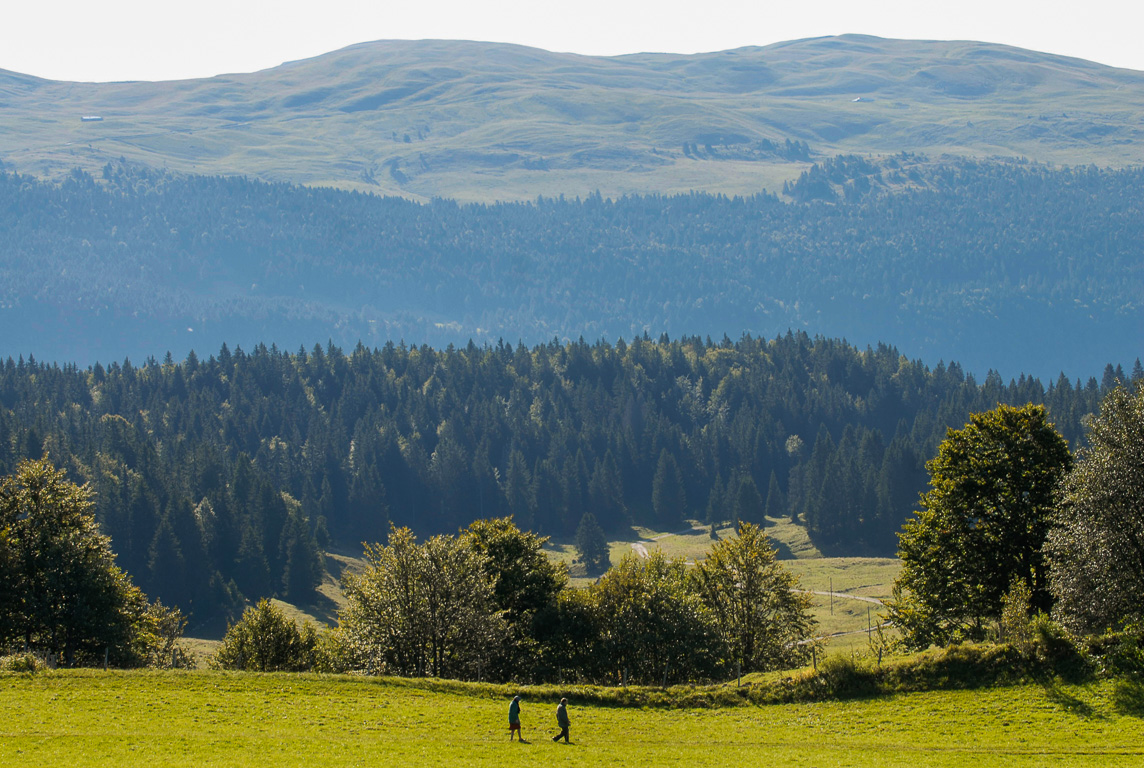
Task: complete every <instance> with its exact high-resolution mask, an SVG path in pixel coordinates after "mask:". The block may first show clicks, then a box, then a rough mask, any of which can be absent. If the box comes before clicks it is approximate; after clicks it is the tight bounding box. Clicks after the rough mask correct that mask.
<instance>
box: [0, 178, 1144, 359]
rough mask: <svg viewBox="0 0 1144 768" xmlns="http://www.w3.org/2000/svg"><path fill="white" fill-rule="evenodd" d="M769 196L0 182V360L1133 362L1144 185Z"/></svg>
mask: <svg viewBox="0 0 1144 768" xmlns="http://www.w3.org/2000/svg"><path fill="white" fill-rule="evenodd" d="M787 194H788V199H790V200H794V201H795V202H783V201H782V200H780V199H779V198H778V197H775V196H772V195H757V196H753V197H749V198H727V197H720V196H712V195H705V194H691V195H684V196H672V197H664V196H644V197H628V198H622V199H618V200H606V199H603V198H601V197H599V196H591V197H588V198H585V199H546V200H542V201H540V202H538V203H530V204H519V203H513V204H498V205H492V206H488V205H459V204H457V203H455V202H452V201H442V200H438V201H434V202H432V203H430V204H418V203H414V202H412V201H409V200H405V199H401V198H381V197H375V196H370V195H362V194H358V193H351V192H340V191H335V190H329V189H326V190H322V189H309V188H303V187H295V186H291V185H286V184H267V183H264V182H256V181H250V180H245V179H224V178H217V177H216V178H208V177H190V178H181V177H174V176H170V175H164V174H154V173H149V172H146V171H139V170H133V169H131V168H124V167H120V166H108V167H107V168H106V169H105V172H104V174H103V176H102V177H101V178H99V180H98V181H97V180H96V179H94V178H92V177H90V176H85V175H83V174H79V173H77V174H75V175H73V176H72V177H71V178H69V179H68V180H67V181H66V182H65V183H64V184H62V185H55V184H50V183H45V182H39V181H36V180H33V179H31V178H28V177H21V176H16V175H11V174H7V175H6V174H0V231H2V232H4V241H5V259H4V260H3V261H2V262H0V324H2V325H3V328H4V334H3V336H2V337H0V355H12V356H15V355H18V354H25V355H28V354H32V355H34V356H35V357H36V358H37V359H41V360H59V361H74V362H79V363H81V364H89V363H91V362H93V361H95V360H97V359H98V360H101V361H103V362H105V363H106V362H107V361H109V360H122V359H123V357H125V356H130V357H131V358H132V359H133V360H135V361H136V362H138V361H140V360H142V359H144V358H146V357H148V356H155V357H161V356H162V355H163V354H164V352H165V351H168V350H169V351H171V352H172V353H173V354H174V355H175V356H176V357H177V358H182V357H183V356H185V355H186V353H187V351H188V350H190V349H192V348H194V349H196V350H197V351H199V352H200V353H202V352H203V351H210V350H213V349H217V348H218V347H219V346H220V345H221V344H222V343H223V342H224V341H225V342H228V343H230V344H232V345H234V344H241V345H243V346H244V347H245V348H248V349H249V348H250V347H252V346H253V345H254V344H256V343H260V342H261V343H266V344H271V343H275V344H277V345H278V346H279V348H281V349H286V350H293V349H297V348H298V347H299V346H305V347H306V348H309V347H310V346H311V345H312V344H313V343H314V342H315V341H325V340H327V339H332V340H333V341H334V342H335V343H337V344H340V345H343V346H346V347H352V346H354V345H355V344H356V343H357V342H358V341H359V340H361V341H363V342H364V343H365V344H367V345H370V346H380V345H382V344H384V343H385V342H386V341H387V340H401V339H405V340H406V341H409V342H412V343H416V344H422V343H429V344H432V345H434V346H438V347H445V346H446V345H448V344H450V343H452V344H458V345H464V344H466V343H467V342H468V341H469V340H470V339H473V340H475V341H477V342H478V343H496V341H497V340H498V339H502V338H503V339H505V340H507V341H509V342H511V343H515V342H517V341H518V340H522V341H524V342H525V343H527V344H534V343H540V342H544V341H550V340H552V339H553V338H557V339H571V340H575V339H577V338H578V337H583V338H585V339H588V340H596V339H608V340H615V339H617V338H621V337H622V338H625V339H629V340H630V339H632V338H634V337H636V336H641V335H643V334H645V333H650V334H652V336H653V337H657V336H658V335H659V334H661V333H665V332H666V333H669V334H673V335H681V334H698V335H700V336H705V335H710V336H712V337H714V338H715V339H719V338H721V337H722V336H723V335H724V334H727V335H729V336H731V337H732V338H738V336H739V335H740V334H741V333H743V332H750V333H752V334H754V335H756V336H763V337H773V336H775V335H778V334H783V333H786V332H787V330H788V329H791V328H793V329H796V330H805V331H807V332H809V333H812V334H823V335H826V336H835V337H846V338H847V339H849V340H850V341H851V342H852V343H856V344H858V345H866V344H876V343H877V342H879V341H886V342H890V343H894V344H896V345H897V346H899V348H901V349H902V351H903V352H904V353H905V354H907V355H909V356H910V357H920V358H923V359H925V360H926V361H928V362H930V363H931V364H933V363H936V362H937V361H938V360H946V361H949V360H957V361H959V362H961V363H962V364H963V365H964V366H965V367H966V369H967V370H969V371H975V372H977V373H978V374H979V375H983V374H984V372H985V371H986V370H988V369H990V368H993V369H997V370H1000V371H1001V372H1002V373H1003V374H1004V375H1005V376H1006V377H1008V376H1016V375H1017V374H1019V373H1021V372H1025V373H1033V374H1036V375H1039V376H1042V377H1045V378H1050V379H1051V378H1055V377H1056V375H1057V374H1058V373H1059V372H1061V371H1062V370H1063V371H1065V372H1066V373H1067V374H1068V375H1069V376H1070V377H1071V378H1075V377H1081V378H1088V377H1089V376H1092V375H1099V373H1100V371H1101V370H1103V368H1104V366H1105V365H1106V364H1107V363H1109V362H1111V363H1113V364H1117V363H1119V364H1123V365H1125V366H1128V365H1130V364H1131V363H1132V362H1133V361H1134V360H1135V359H1136V358H1137V357H1139V356H1140V355H1141V350H1142V348H1144V307H1142V303H1141V297H1142V296H1144V259H1142V258H1141V249H1142V247H1144V246H1142V245H1141V244H1142V243H1144V203H1142V201H1144V171H1141V170H1133V171H1115V172H1114V171H1099V170H1097V169H1094V168H1089V169H1083V170H1053V169H1050V168H1047V167H1044V166H1033V165H1012V164H997V163H986V164H979V163H971V162H959V163H942V164H934V163H929V162H927V161H925V160H924V158H916V157H904V156H903V157H898V158H895V159H892V160H888V161H886V162H885V163H882V164H875V163H871V162H869V161H867V160H864V159H860V158H838V159H836V160H833V161H830V162H827V163H823V164H821V165H816V166H814V167H813V168H812V169H811V171H809V172H808V173H806V174H805V175H804V176H802V177H801V178H800V179H799V180H798V181H797V182H796V183H795V184H792V185H789V186H788V188H787Z"/></svg>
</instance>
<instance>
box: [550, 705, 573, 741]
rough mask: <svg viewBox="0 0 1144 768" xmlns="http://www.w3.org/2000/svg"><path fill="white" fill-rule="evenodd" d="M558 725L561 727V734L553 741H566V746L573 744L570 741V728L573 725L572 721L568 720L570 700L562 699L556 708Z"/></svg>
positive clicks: (554, 737)
mask: <svg viewBox="0 0 1144 768" xmlns="http://www.w3.org/2000/svg"><path fill="white" fill-rule="evenodd" d="M556 724H557V725H559V726H560V733H558V734H556V735H555V736H553V737H552V740H553V741H560V739H564V743H565V744H571V742H570V741H568V726H570V725H572V721H571V720H569V719H568V699H561V700H560V704H559V705H558V706H557V707H556Z"/></svg>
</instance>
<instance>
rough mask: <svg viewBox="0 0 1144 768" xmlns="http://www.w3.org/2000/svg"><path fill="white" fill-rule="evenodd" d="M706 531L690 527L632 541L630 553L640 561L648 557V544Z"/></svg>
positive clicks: (701, 528)
mask: <svg viewBox="0 0 1144 768" xmlns="http://www.w3.org/2000/svg"><path fill="white" fill-rule="evenodd" d="M706 530H707V529H706V528H703V527H700V528H694V527H692V528H684V529H683V530H682V531H676V532H675V533H661V534H660V535H658V536H652V537H651V538H650V539H640V540H639V541H633V542H632V551H633V552H635V553H636V556H637V557H639V558H640V559H646V558H647V557H648V551H647V546H646V545H648V544H654V543H656V542H657V541H659V540H660V539H666V538H668V537H669V536H682V535H684V534H686V533H692V532H694V531H706ZM687 565H695V563H693V562H688V563H687Z"/></svg>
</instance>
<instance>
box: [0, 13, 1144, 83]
mask: <svg viewBox="0 0 1144 768" xmlns="http://www.w3.org/2000/svg"><path fill="white" fill-rule="evenodd" d="M6 5H7V6H8V7H6V8H5V10H4V25H3V28H2V29H0V69H8V70H13V71H16V72H22V73H25V74H31V75H37V76H39V77H47V78H52V79H57V80H93V81H104V80H170V79H178V78H188V77H209V76H211V75H216V74H221V73H225V72H252V71H255V70H259V69H266V68H268V67H273V66H277V65H278V64H281V63H282V62H284V61H292V60H295V59H303V58H307V57H310V56H316V55H318V54H321V53H326V52H328V51H332V50H335V49H337V48H342V47H344V46H347V45H351V44H353V43H360V42H365V41H367V40H380V39H394V38H396V39H423V38H445V39H465V40H488V41H497V42H510V43H520V44H523V45H531V46H536V47H538V48H545V49H548V50H552V51H572V52H575V53H584V54H599V55H613V54H620V53H634V52H640V51H668V52H674V53H697V52H701V51H717V50H723V49H727V48H736V47H739V46H744V45H767V44H768V43H774V42H779V41H783V40H793V39H797V38H803V37H817V36H820V35H837V34H843V33H847V32H855V33H862V34H870V35H879V36H881V37H899V38H922V39H937V40H983V41H987V42H994V43H1005V44H1008V45H1016V46H1019V47H1022V48H1032V49H1035V50H1040V51H1047V52H1050V53H1059V54H1065V55H1069V56H1077V57H1080V58H1084V59H1091V60H1093V61H1099V62H1101V63H1104V64H1111V65H1114V66H1119V67H1129V68H1132V69H1139V70H1144V44H1142V41H1141V34H1142V31H1144V3H1142V2H1140V0H1128V1H1124V2H1114V1H1113V0H1088V1H1087V2H1078V1H1077V0H1068V1H1067V2H1065V1H1064V0H884V1H883V0H820V1H819V2H806V1H805V0H803V1H802V2H799V1H798V0H795V2H791V0H700V1H699V2H694V1H691V2H683V1H682V0H657V1H656V2H652V1H651V0H581V2H577V3H569V2H538V1H537V0H401V2H393V1H392V0H389V1H386V0H322V1H321V2H316V1H315V0H273V2H270V1H269V0H194V2H188V0H82V1H81V0H13V2H11V3H8V4H6Z"/></svg>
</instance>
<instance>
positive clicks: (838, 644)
mask: <svg viewBox="0 0 1144 768" xmlns="http://www.w3.org/2000/svg"><path fill="white" fill-rule="evenodd" d="M691 525H692V527H693V532H690V533H686V534H682V535H681V534H680V533H679V532H678V531H675V532H671V531H655V530H652V529H649V528H638V529H634V530H633V533H634V534H636V535H637V536H638V538H630V539H624V540H617V541H613V542H611V543H610V545H609V546H610V547H611V559H612V563H613V564H615V563H618V562H619V561H620V560H621V559H622V558H623V557H624V556H625V555H627V554H628V553H630V552H632V551H633V550H632V544H633V542H642V543H643V544H644V546H645V547H646V549H647V551H649V552H651V551H654V550H655V549H660V550H661V551H663V552H664V553H665V554H667V555H668V556H670V557H684V558H685V559H687V560H690V561H692V562H694V561H696V560H701V559H703V558H704V557H706V556H707V551H708V550H709V549H710V547H711V545H712V544H713V542H712V541H711V538H710V536H709V534H708V530H709V529H708V528H707V527H706V526H701V525H700V524H699V523H696V522H694V521H693V522H692V523H691ZM765 530H766V532H767V535H768V536H769V537H770V538H771V540H772V542H774V543H775V545H776V546H778V547H779V549H780V552H781V551H783V550H784V549H785V551H786V552H788V553H792V554H791V557H793V559H784V560H783V561H782V565H783V567H785V568H787V569H788V570H790V571H791V572H792V573H794V574H796V575H797V576H798V577H799V580H800V586H801V587H802V589H805V590H810V591H816V592H826V591H828V590H829V589H831V588H833V590H834V592H835V593H846V594H850V595H856V596H860V597H873V598H877V599H880V600H885V599H887V598H888V597H889V596H890V589H891V587H892V585H893V582H894V579H895V578H896V577H897V575H898V571H899V569H900V568H901V561H900V560H897V559H893V558H875V557H823V556H822V555H821V554H820V553H819V552H818V550H816V549H814V548H813V545H811V544H810V542H809V539H808V538H807V536H806V529H805V528H803V527H801V526H798V525H795V524H792V523H790V522H789V521H788V520H785V519H783V520H777V519H769V520H768V525H767V527H766V529H765ZM718 533H719V537H720V539H726V538H728V537H732V536H734V535H735V531H734V529H733V528H730V527H725V528H720V529H719V531H718ZM545 552H546V553H547V554H548V556H549V557H550V558H552V559H554V560H557V561H560V562H564V563H565V564H567V565H568V566H569V568H570V571H571V574H572V578H571V579H570V581H571V584H572V585H573V586H576V587H586V586H587V585H589V584H591V583H592V582H593V581H595V579H594V578H589V577H587V576H585V575H584V574H583V566H581V565H579V564H573V560H574V559H575V557H576V552H575V549H574V548H573V546H572V545H571V544H568V543H554V542H550V543H549V544H548V545H547V546H546V547H545ZM364 565H365V561H364V560H363V559H362V558H361V557H355V556H354V555H353V554H352V553H351V552H350V551H344V552H338V553H329V552H328V553H326V568H327V571H328V572H327V574H326V576H325V579H324V580H323V583H322V585H321V586H320V587H319V588H318V596H317V597H316V598H315V600H314V602H313V603H312V604H310V605H294V604H292V603H287V602H284V601H281V600H274V601H273V602H274V603H275V605H277V606H278V607H279V608H280V609H282V610H283V612H285V613H286V615H287V616H289V617H290V618H292V619H294V620H295V621H298V622H302V621H313V622H316V623H319V624H329V625H335V624H336V623H337V612H338V610H340V609H341V608H342V607H344V602H345V599H344V596H343V595H342V594H341V588H340V586H339V583H338V579H339V578H340V577H341V575H342V574H343V573H344V572H345V571H347V570H349V571H360V570H361V569H362V568H363V567H364ZM811 600H812V608H811V611H812V614H813V615H814V618H815V619H816V620H817V621H818V631H817V635H819V636H822V637H828V636H831V635H837V636H834V637H830V638H829V639H828V640H827V641H826V650H827V652H828V653H851V652H854V651H863V650H865V649H866V648H867V647H868V645H869V638H868V636H867V634H866V633H865V631H864V630H866V628H867V622H868V621H872V622H873V623H874V624H875V625H877V623H878V614H879V612H880V609H879V608H878V606H876V605H872V604H870V603H866V602H863V601H860V600H850V599H846V598H845V597H836V598H835V599H834V601H833V607H832V606H831V600H830V598H829V597H827V596H825V595H812V596H811ZM867 609H870V610H869V614H868V612H867ZM225 629H226V628H225V627H224V626H222V625H218V626H214V627H211V628H209V630H208V631H202V630H200V631H199V632H197V633H196V636H195V637H189V638H187V643H188V646H189V647H190V650H191V651H192V652H193V653H194V654H195V656H196V658H197V659H198V661H199V666H200V667H203V668H205V666H206V659H207V657H209V656H210V655H211V654H212V653H214V651H215V650H216V649H217V648H218V644H219V640H220V639H221V638H222V635H223V632H224V631H225ZM839 633H850V634H839Z"/></svg>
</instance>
